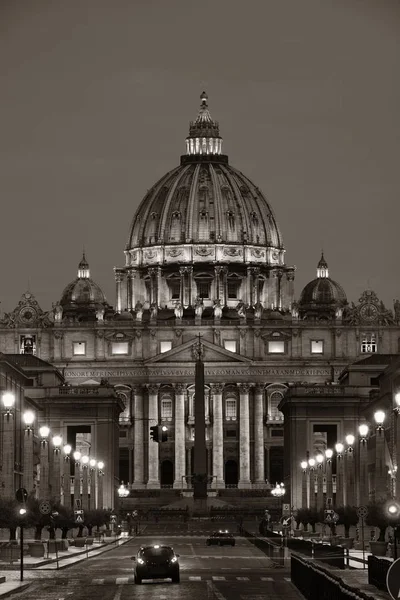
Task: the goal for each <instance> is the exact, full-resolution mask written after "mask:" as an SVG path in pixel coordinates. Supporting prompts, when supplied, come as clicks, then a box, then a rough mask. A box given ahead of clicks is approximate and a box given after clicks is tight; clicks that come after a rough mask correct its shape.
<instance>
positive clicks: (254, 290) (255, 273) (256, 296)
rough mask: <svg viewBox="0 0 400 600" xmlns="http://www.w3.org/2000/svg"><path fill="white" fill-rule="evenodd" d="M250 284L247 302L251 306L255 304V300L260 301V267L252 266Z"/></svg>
mask: <svg viewBox="0 0 400 600" xmlns="http://www.w3.org/2000/svg"><path fill="white" fill-rule="evenodd" d="M251 273H252V286H251V302H249V304H250V305H251V306H255V305H256V304H257V302H259V301H260V284H259V277H260V267H252V269H251Z"/></svg>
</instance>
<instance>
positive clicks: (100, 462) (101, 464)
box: [97, 460, 104, 470]
mask: <svg viewBox="0 0 400 600" xmlns="http://www.w3.org/2000/svg"><path fill="white" fill-rule="evenodd" d="M97 467H98V468H99V469H100V470H102V469H104V463H103V461H102V460H100V461H99V462H98V463H97Z"/></svg>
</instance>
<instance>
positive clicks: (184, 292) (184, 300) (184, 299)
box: [179, 267, 188, 307]
mask: <svg viewBox="0 0 400 600" xmlns="http://www.w3.org/2000/svg"><path fill="white" fill-rule="evenodd" d="M179 274H180V276H181V304H182V306H184V307H187V306H188V285H187V267H179Z"/></svg>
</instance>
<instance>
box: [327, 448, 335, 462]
mask: <svg viewBox="0 0 400 600" xmlns="http://www.w3.org/2000/svg"><path fill="white" fill-rule="evenodd" d="M325 456H326V458H327V459H328V460H330V459H331V458H332V456H333V450H331V449H330V448H328V449H327V450H325Z"/></svg>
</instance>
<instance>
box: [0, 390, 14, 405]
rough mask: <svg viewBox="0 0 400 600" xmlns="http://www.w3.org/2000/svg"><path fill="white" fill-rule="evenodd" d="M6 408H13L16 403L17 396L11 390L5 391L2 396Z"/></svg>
mask: <svg viewBox="0 0 400 600" xmlns="http://www.w3.org/2000/svg"><path fill="white" fill-rule="evenodd" d="M2 400H3V404H4V408H12V407H13V406H14V404H15V396H14V394H12V393H11V392H5V393H4V394H3V397H2Z"/></svg>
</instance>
